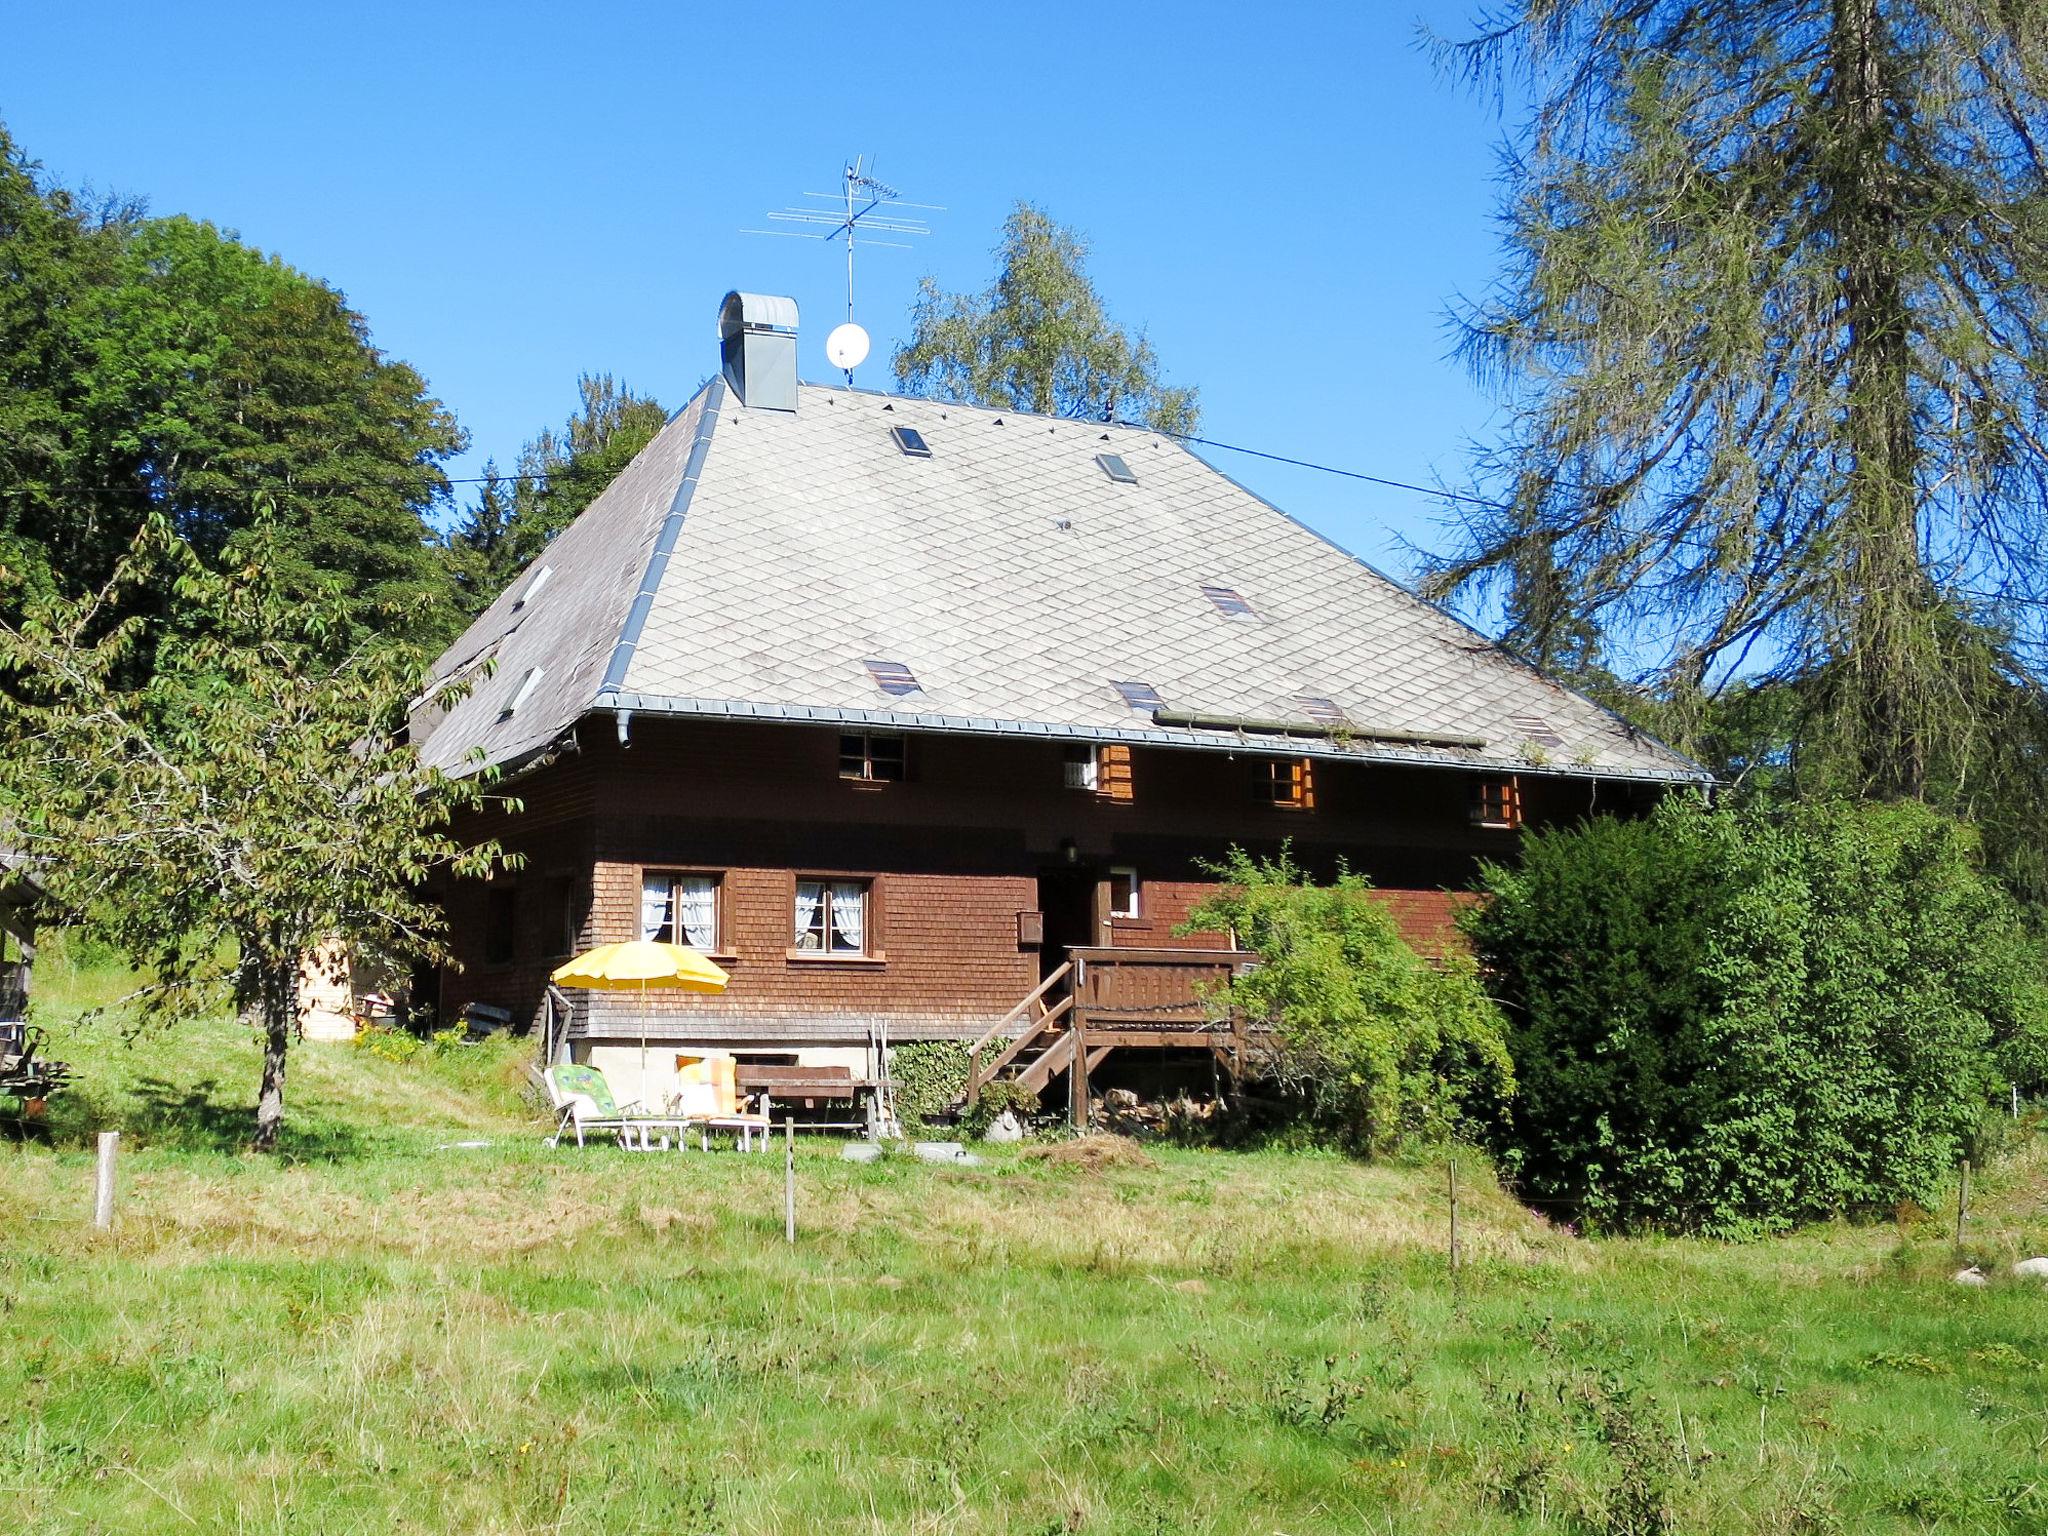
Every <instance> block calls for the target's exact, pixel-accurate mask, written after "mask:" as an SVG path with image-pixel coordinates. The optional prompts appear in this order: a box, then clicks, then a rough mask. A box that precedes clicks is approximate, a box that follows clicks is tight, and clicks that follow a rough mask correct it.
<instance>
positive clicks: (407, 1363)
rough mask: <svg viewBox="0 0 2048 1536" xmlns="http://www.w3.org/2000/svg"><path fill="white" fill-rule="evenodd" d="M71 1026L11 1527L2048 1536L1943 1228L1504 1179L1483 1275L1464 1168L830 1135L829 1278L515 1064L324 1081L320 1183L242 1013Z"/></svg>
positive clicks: (2004, 1383) (311, 1081)
mask: <svg viewBox="0 0 2048 1536" xmlns="http://www.w3.org/2000/svg"><path fill="white" fill-rule="evenodd" d="M56 1033H57V1035H58V1038H59V1043H60V1045H61V1046H62V1047H63V1049H64V1052H65V1053H66V1054H68V1055H70V1056H71V1057H72V1059H74V1060H75V1061H77V1062H78V1063H79V1064H80V1065H81V1067H82V1068H83V1069H84V1079H85V1082H84V1090H83V1091H82V1092H81V1093H80V1094H79V1095H78V1096H77V1097H76V1098H74V1100H73V1101H72V1103H71V1104H70V1105H69V1106H66V1105H65V1104H64V1102H63V1101H61V1100H60V1101H58V1104H57V1105H55V1106H53V1109H54V1110H56V1111H58V1113H57V1115H56V1119H55V1123H54V1125H53V1133H52V1137H51V1139H50V1141H49V1142H48V1143H46V1144H35V1143H32V1144H29V1145H25V1146H16V1147H8V1148H4V1149H0V1187H4V1189H5V1191H6V1198H5V1202H4V1212H5V1220H4V1223H0V1529H10V1530H23V1531H37V1532H44V1531H48V1532H74V1531H76V1532H84V1531H102V1530H122V1531H156V1530H189V1529H193V1528H195V1527H196V1528H198V1529H202V1530H235V1531H251V1532H266V1531H285V1530H294V1531H317V1532H344V1531H366V1532H367V1531H377V1532H386V1531H428V1530H431V1531H436V1532H518V1531H533V1532H538V1531H606V1532H615V1531H657V1530H658V1531H663V1532H684V1533H688V1532H768V1531H791V1532H796V1531H858V1532H877V1533H879V1532H919V1531H929V1532H975V1533H979V1532H1016V1533H1040V1532H1045V1533H1050V1532H1061V1531H1085V1532H1104V1533H1108V1532H1184V1531H1192V1532H1217V1533H1223V1532H1231V1533H1236V1532H1255V1531H1256V1532H1288V1533H1293V1536H1302V1533H1308V1532H1359V1531H1398V1532H1451V1531H1457V1532H1466V1531H1484V1532H1495V1531H1498V1532H1508V1531H1580V1530H1594V1531H1611V1532H1626V1531H1649V1530H1655V1529H1657V1528H1658V1526H1657V1525H1656V1523H1655V1512H1656V1511H1658V1510H1659V1509H1668V1510H1669V1512H1670V1517H1671V1525H1670V1528H1671V1529H1673V1530H1676V1531H1696V1532H1720V1531H1773V1532H1778V1531H1800V1530H1806V1531H1825V1530H1837V1529H1839V1530H1844V1531H1849V1530H1854V1531H1907V1530H1940V1531H1955V1532H1978V1531H2038V1530H2041V1529H2043V1528H2044V1526H2048V1492H2044V1489H2043V1486H2042V1484H2041V1481H2040V1478H2041V1472H2040V1468H2041V1465H2042V1463H2043V1461H2044V1459H2048V1457H2044V1450H2048V1369H2044V1366H2048V1291H2043V1290H2042V1289H2040V1288H2027V1287H2024V1286H2021V1285H2018V1284H2013V1283H2001V1284H1996V1285H1993V1286H1991V1287H1989V1288H1987V1289H1984V1290H1965V1289H1962V1288H1959V1287H1956V1286H1954V1285H1952V1284H1950V1283H1949V1281H1948V1279H1947V1275H1948V1271H1949V1269H1950V1268H1951V1267H1952V1259H1951V1255H1950V1252H1949V1242H1948V1237H1947V1234H1946V1233H1945V1232H1944V1230H1943V1227H1944V1221H1943V1220H1942V1219H1938V1218H1935V1217H1920V1216H1917V1215H1909V1217H1908V1219H1906V1220H1905V1221H1903V1222H1902V1223H1901V1224H1899V1225H1898V1226H1896V1227H1895V1226H1890V1225H1887V1226H1884V1227H1880V1228H1868V1227H1864V1228H1850V1227H1837V1228H1829V1229H1822V1230H1817V1231H1813V1232H1809V1233H1803V1234H1800V1235H1798V1236H1795V1237H1792V1238H1788V1239H1785V1240H1782V1241H1778V1242H1771V1243H1758V1244H1752V1245H1744V1246H1737V1247H1726V1246H1717V1245H1711V1244H1702V1243H1693V1242H1683V1241H1662V1242H1636V1241H1628V1242H1623V1241H1607V1242H1600V1243H1590V1242H1584V1241H1581V1240H1578V1239H1576V1238H1573V1237H1571V1236H1569V1235H1568V1234H1565V1233H1563V1232H1561V1231H1558V1230H1556V1229H1554V1228H1552V1227H1551V1226H1549V1225H1548V1224H1546V1223H1545V1222H1543V1221H1542V1220H1541V1219H1539V1218H1538V1217H1536V1216H1534V1215H1532V1214H1530V1213H1529V1212H1526V1211H1524V1210H1522V1209H1520V1208H1518V1207H1516V1206H1515V1205H1514V1204H1513V1203H1512V1202H1510V1201H1508V1200H1507V1199H1505V1198H1504V1197H1502V1196H1501V1195H1500V1194H1499V1193H1498V1192H1497V1191H1495V1190H1493V1189H1492V1188H1491V1187H1490V1186H1487V1185H1485V1184H1483V1183H1482V1182H1480V1181H1478V1180H1477V1179H1476V1178H1475V1170H1474V1167H1473V1165H1472V1163H1471V1162H1470V1160H1469V1159H1468V1160H1467V1162H1466V1164H1465V1166H1464V1168H1463V1173H1464V1175H1465V1182H1466V1186H1467V1192H1466V1198H1465V1199H1464V1200H1463V1201H1462V1202H1461V1212H1460V1214H1461V1220H1462V1223H1463V1229H1464V1235H1465V1239H1466V1242H1467V1247H1468V1252H1469V1253H1470V1255H1471V1258H1472V1263H1471V1264H1470V1266H1469V1268H1468V1269H1467V1270H1466V1272H1465V1274H1464V1277H1463V1280H1462V1283H1461V1284H1460V1285H1459V1286H1457V1287H1456V1288H1454V1287H1453V1286H1452V1284H1451V1283H1450V1280H1449V1278H1448V1276H1447V1274H1446V1271H1445V1265H1444V1262H1443V1254H1442V1248H1443V1243H1444V1238H1445V1228H1446V1217H1447V1209H1446V1201H1445V1188H1444V1183H1445V1181H1444V1169H1443V1168H1442V1167H1441V1166H1440V1165H1437V1164H1434V1163H1426V1162H1425V1163H1417V1164H1413V1165H1404V1166H1384V1165H1383V1166H1376V1167H1362V1166H1358V1165H1355V1164H1352V1163H1348V1162H1345V1161H1343V1160H1340V1159H1336V1158H1330V1157H1319V1156H1309V1155H1282V1154H1229V1153H1203V1152H1191V1151H1172V1150H1159V1149H1154V1150H1153V1151H1151V1153H1150V1155H1149V1158H1148V1159H1147V1160H1146V1161H1145V1162H1144V1164H1142V1165H1133V1166H1124V1165H1119V1164H1115V1163H1111V1164H1109V1165H1106V1166H1100V1167H1097V1166H1091V1165H1090V1164H1089V1163H1087V1162H1082V1161H1073V1160H1068V1158H1067V1157H1066V1156H1065V1155H1058V1156H1054V1157H1050V1158H1047V1157H1042V1156H1032V1155H1027V1154H1015V1153H1007V1152H994V1153H991V1160H990V1162H989V1164H988V1165H987V1166H985V1167H982V1168H962V1169H948V1168H940V1167H934V1166H930V1165H925V1164H918V1163H912V1162H906V1161H899V1160H889V1161H885V1162H883V1163H881V1164H878V1165H875V1166H872V1167H856V1166H853V1165H849V1164H845V1163H842V1162H840V1161H838V1160H837V1159H836V1157H835V1156H834V1155H833V1154H834V1151H835V1148H834V1147H833V1146H831V1145H830V1144H827V1143H818V1144H806V1145H803V1146H800V1147H799V1155H798V1179H799V1189H800V1200H799V1203H800V1225H801V1232H800V1237H799V1241H798V1243H797V1244H796V1245H795V1246H794V1247H790V1246H787V1245H785V1244H784V1242H783V1240H782V1230H781V1185H782V1180H781V1159H780V1156H779V1152H778V1155H776V1156H774V1157H772V1158H760V1157H756V1158H751V1159H750V1158H742V1157H740V1156H739V1155H738V1154H736V1153H730V1152H723V1153H717V1154H714V1155H711V1156H708V1157H707V1156H704V1155H702V1154H698V1153H692V1154H689V1155H687V1156H680V1157H678V1156H666V1157H662V1156H636V1155H632V1154H626V1153H621V1152H618V1151H615V1150H605V1149H598V1148H591V1149H587V1150H585V1151H584V1152H582V1153H580V1154H579V1153H576V1152H573V1151H567V1150H565V1151H562V1152H557V1153H549V1152H546V1151H544V1150H543V1149H541V1148H540V1147H539V1146H538V1139H539V1134H538V1131H537V1129H536V1128H535V1126H534V1124H533V1123H532V1122H531V1120H530V1119H528V1118H526V1117H525V1116H524V1115H523V1113H522V1112H521V1110H520V1108H519V1105H518V1100H517V1096H516V1091H515V1087H514V1086H513V1085H514V1084H515V1083H516V1062H515V1061H514V1060H512V1059H511V1058H510V1057H508V1056H507V1055H506V1054H505V1053H502V1052H494V1051H492V1050H489V1049H485V1050H482V1051H473V1052H464V1053H456V1052H450V1053H445V1054H443V1055H440V1056H431V1055H430V1056H424V1057H422V1058H420V1059H418V1060H416V1061H414V1062H411V1063H406V1064H402V1065H401V1064H397V1063H392V1062H387V1061H381V1060H378V1059H376V1058H374V1057H372V1056H370V1055H368V1054H367V1053H364V1052H361V1051H355V1050H350V1049H348V1048H345V1047H343V1048H334V1047H324V1048H323V1047H309V1048H307V1049H305V1050H304V1051H303V1052H301V1053H300V1054H299V1055H298V1057H297V1058H296V1060H295V1063H294V1074H295V1078H294V1082H293V1106H292V1107H293V1114H294V1116H295V1117H296V1120H297V1129H296V1130H295V1131H294V1133H293V1139H292V1142H291V1144H290V1147H289V1149H288V1154H287V1156H286V1157H284V1158H282V1159H278V1160H270V1159H261V1158H255V1157H250V1156H247V1155H245V1154H242V1153H241V1152H239V1151H238V1150H237V1148H238V1145H239V1139H240V1137H241V1135H243V1134H245V1131H246V1124H247V1120H246V1116H247V1113H248V1111H247V1105H248V1104H249V1102H250V1100H251V1098H252V1095H253V1087H254V1080H255V1057H254V1050H253V1047H252V1046H249V1045H248V1044H247V1043H246V1042H244V1041H242V1040H241V1039H240V1037H239V1035H238V1033H237V1031H235V1030H234V1028H233V1027H232V1026H229V1025H226V1024H224V1023H220V1022H217V1021H200V1022H197V1023H195V1024H193V1025H191V1026H188V1027H187V1028H186V1029H184V1030H182V1031H180V1032H179V1033H178V1034H177V1035H176V1036H174V1037H172V1038H169V1039H164V1038H154V1039H150V1040H146V1041H144V1042H143V1043H141V1044H139V1045H137V1046H136V1047H134V1048H132V1049H131V1048H129V1047H126V1046H123V1045H121V1044H119V1043H118V1040H117V1038H116V1037H115V1036H114V1035H113V1034H112V1033H111V1032H106V1031H102V1032H101V1033H99V1034H98V1035H96V1036H95V1035H92V1034H89V1033H85V1032H80V1031H78V1030H77V1029H75V1028H74V1027H70V1026H66V1025H64V1024H62V1023H61V1022H59V1023H58V1025H57V1029H56ZM508 1069H515V1075H513V1076H508ZM209 1080H210V1081H211V1082H212V1084H213V1086H212V1087H207V1088H201V1087H200V1086H199V1085H200V1084H202V1083H205V1082H207V1081H209ZM192 1105H196V1106H198V1107H197V1108H190V1107H189V1106H192ZM180 1106H188V1107H184V1108H181V1107H180ZM100 1124H109V1125H120V1126H121V1127H122V1128H123V1129H124V1130H125V1131H126V1132H127V1133H128V1140H129V1142H130V1143H131V1145H130V1146H129V1147H128V1148H127V1150H126V1151H125V1152H124V1160H123V1189H122V1200H121V1221H120V1225H119V1227H118V1229H117V1230H116V1232H114V1233H113V1234H112V1235H111V1236H97V1235H95V1234H93V1233H92V1232H91V1231H90V1230H89V1228H88V1226H87V1222H86V1215H87V1210H88V1205H89V1199H90V1177H91V1171H90V1154H89V1153H88V1152H87V1151H86V1149H85V1138H86V1136H87V1135H88V1133H89V1131H90V1130H91V1129H93V1128H96V1127H97V1126H98V1125H100ZM479 1140H481V1141H486V1142H488V1143H489V1145H488V1146H483V1147H474V1146H471V1147H462V1146H457V1145H454V1143H456V1142H461V1141H479ZM1977 1198H1978V1216H1977V1220H1976V1222H1975V1224H1974V1230H1973V1236H1972V1242H1973V1243H1974V1244H1976V1245H1977V1246H1978V1247H1979V1248H1980V1249H1981V1251H1982V1254H1983V1256H1984V1257H1985V1258H1987V1259H1990V1258H1992V1257H1994V1256H2010V1255H2013V1254H2017V1253H2020V1252H2029V1251H2042V1250H2043V1249H2044V1248H2048V1157H2044V1155H2043V1153H2042V1151H2041V1150H2040V1149H2039V1148H2034V1149H2030V1150H2028V1151H2025V1152H2023V1153H2022V1154H2021V1155H2020V1156H2019V1157H2018V1158H2016V1159H2015V1160H2014V1161H2012V1162H2011V1163H2008V1164H2006V1165H2005V1166H2004V1167H2003V1168H2001V1169H2000V1170H1998V1171H1997V1172H1996V1173H1995V1174H1994V1175H1992V1176H1991V1177H1989V1178H1987V1179H1984V1180H1981V1181H1980V1183H1979V1189H1978V1197H1977Z"/></svg>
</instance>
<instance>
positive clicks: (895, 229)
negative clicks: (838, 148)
mask: <svg viewBox="0 0 2048 1536" xmlns="http://www.w3.org/2000/svg"><path fill="white" fill-rule="evenodd" d="M867 160H868V157H867V156H866V155H858V156H856V157H855V158H854V160H853V162H852V164H850V165H847V166H846V167H844V168H843V170H842V173H841V177H840V180H841V186H840V190H839V191H837V192H806V193H804V196H805V197H808V198H812V199H815V200H816V201H817V202H819V203H824V204H837V205H838V207H837V208H833V207H829V206H828V207H803V206H798V207H794V208H778V209H776V210H774V211H773V212H771V213H770V214H769V215H768V219H769V222H771V223H777V224H797V225H804V226H809V227H805V228H800V229H743V230H741V231H740V233H741V234H743V235H782V236H785V237H787V238H788V239H791V240H828V241H829V240H840V239H843V240H845V241H846V323H845V324H844V325H840V326H836V327H834V328H833V331H832V334H831V335H830V336H827V337H826V338H825V356H826V358H827V359H828V360H829V361H830V362H831V364H832V366H833V367H835V368H839V369H842V370H844V372H845V374H846V383H847V387H848V388H851V387H852V385H853V370H854V369H856V368H858V367H859V366H860V365H861V363H862V362H863V361H864V360H865V359H866V357H867V355H868V345H869V342H868V333H867V332H866V331H864V330H862V329H861V328H860V327H859V326H858V325H856V324H854V320H853V248H854V246H855V245H879V246H886V247H887V248H889V249H890V250H896V251H907V250H909V249H910V245H909V244H908V242H907V241H904V240H879V239H876V238H875V237H876V236H877V235H907V236H916V235H928V234H930V233H931V232H932V231H931V226H930V224H928V223H927V222H926V221H925V219H924V218H923V217H922V215H924V214H926V213H944V212H945V209H944V208H942V207H940V206H939V205H938V204H937V203H911V202H905V201H904V199H903V194H902V193H900V192H898V191H897V190H896V189H895V188H894V187H892V186H890V185H889V184H888V183H887V182H883V181H877V180H876V179H875V178H874V177H873V176H871V175H869V174H868V171H867Z"/></svg>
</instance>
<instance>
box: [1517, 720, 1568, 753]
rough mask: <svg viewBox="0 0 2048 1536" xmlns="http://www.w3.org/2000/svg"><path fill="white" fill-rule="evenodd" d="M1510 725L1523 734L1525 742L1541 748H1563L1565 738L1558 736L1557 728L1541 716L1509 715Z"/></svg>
mask: <svg viewBox="0 0 2048 1536" xmlns="http://www.w3.org/2000/svg"><path fill="white" fill-rule="evenodd" d="M1508 724H1509V725H1512V726H1513V727H1514V728H1515V729H1516V730H1518V731H1520V732H1521V733H1522V737H1523V739H1524V740H1525V741H1529V742H1531V743H1533V744H1535V745H1536V746H1539V747H1561V746H1563V745H1564V738H1563V737H1562V736H1560V735H1558V734H1557V727H1556V726H1554V725H1552V724H1551V723H1550V722H1549V721H1548V720H1546V719H1544V718H1543V717H1542V716H1541V715H1509V716H1508Z"/></svg>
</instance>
